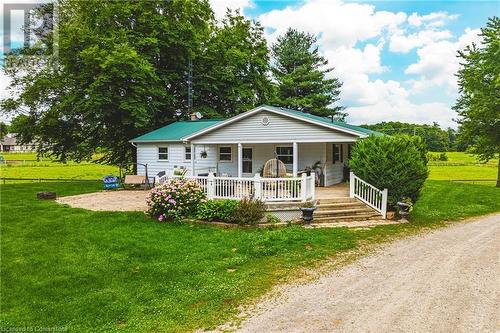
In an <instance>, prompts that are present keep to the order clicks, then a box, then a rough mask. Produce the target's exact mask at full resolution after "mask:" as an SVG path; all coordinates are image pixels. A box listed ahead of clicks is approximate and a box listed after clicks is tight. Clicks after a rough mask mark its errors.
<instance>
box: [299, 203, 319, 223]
mask: <svg viewBox="0 0 500 333" xmlns="http://www.w3.org/2000/svg"><path fill="white" fill-rule="evenodd" d="M300 210H301V211H302V220H303V221H304V223H311V221H312V220H313V214H314V211H315V210H316V206H315V205H314V204H313V202H312V201H308V202H306V203H305V204H303V205H302V207H300Z"/></svg>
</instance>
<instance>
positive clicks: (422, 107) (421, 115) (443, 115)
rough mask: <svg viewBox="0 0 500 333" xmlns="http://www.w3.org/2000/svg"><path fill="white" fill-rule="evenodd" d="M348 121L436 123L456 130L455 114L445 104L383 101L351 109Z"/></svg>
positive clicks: (361, 122) (368, 122) (364, 122)
mask: <svg viewBox="0 0 500 333" xmlns="http://www.w3.org/2000/svg"><path fill="white" fill-rule="evenodd" d="M346 111H347V112H348V113H349V117H348V121H349V122H352V123H353V124H373V123H378V122H382V121H402V122H410V123H416V124H432V123H433V122H434V121H435V122H437V123H439V124H440V125H441V126H443V127H453V128H456V126H457V124H456V123H455V122H453V120H452V118H454V117H456V114H455V112H454V111H453V110H452V109H451V108H450V106H449V105H447V104H445V103H421V104H415V103H411V102H409V101H408V100H405V99H403V100H400V101H398V102H396V103H394V102H393V103H391V102H390V101H389V100H382V101H380V102H378V103H376V104H372V105H365V106H359V107H349V108H347V109H346Z"/></svg>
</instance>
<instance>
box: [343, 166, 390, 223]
mask: <svg viewBox="0 0 500 333" xmlns="http://www.w3.org/2000/svg"><path fill="white" fill-rule="evenodd" d="M349 196H350V197H351V198H357V199H359V200H361V201H363V202H364V203H365V204H367V205H368V206H370V207H372V208H373V209H375V210H376V211H378V212H379V213H380V214H381V215H382V217H383V218H384V219H385V218H386V215H387V197H388V190H387V189H386V188H385V189H383V190H380V189H378V188H376V187H375V186H373V185H371V184H369V183H367V182H366V181H364V180H363V179H361V178H359V177H358V176H356V175H355V174H354V172H351V173H350V177H349Z"/></svg>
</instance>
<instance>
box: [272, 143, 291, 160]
mask: <svg viewBox="0 0 500 333" xmlns="http://www.w3.org/2000/svg"><path fill="white" fill-rule="evenodd" d="M276 155H278V159H279V160H280V161H281V162H283V163H285V164H293V147H291V146H285V147H276Z"/></svg>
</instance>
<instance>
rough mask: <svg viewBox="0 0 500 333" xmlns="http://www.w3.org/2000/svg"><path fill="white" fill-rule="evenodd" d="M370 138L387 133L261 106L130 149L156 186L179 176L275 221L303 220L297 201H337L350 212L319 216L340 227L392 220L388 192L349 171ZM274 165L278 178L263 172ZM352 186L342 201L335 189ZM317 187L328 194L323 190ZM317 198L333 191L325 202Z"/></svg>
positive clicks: (182, 124) (198, 122) (176, 128)
mask: <svg viewBox="0 0 500 333" xmlns="http://www.w3.org/2000/svg"><path fill="white" fill-rule="evenodd" d="M370 135H382V134H381V133H378V132H374V131H371V130H368V129H365V128H362V127H359V126H353V125H349V124H346V123H344V122H339V121H332V120H331V119H329V118H325V117H319V116H315V115H311V114H308V113H303V112H299V111H295V110H290V109H285V108H279V107H274V106H269V105H262V106H259V107H257V108H254V109H252V110H250V111H247V112H244V113H241V114H239V115H237V116H234V117H232V118H229V119H225V120H211V119H210V120H202V119H197V117H192V120H189V121H178V122H174V123H172V124H169V125H167V126H165V127H162V128H159V129H157V130H155V131H152V132H150V133H146V134H144V135H142V136H140V137H137V138H135V139H132V140H130V142H131V143H132V144H133V145H134V146H136V147H137V163H138V165H137V167H138V168H137V173H138V175H142V176H146V175H147V178H148V179H151V178H154V181H155V182H158V183H162V182H164V181H166V180H168V179H169V178H172V177H178V176H179V171H180V173H181V174H182V177H186V178H191V179H194V180H196V181H197V182H198V184H199V185H200V186H201V187H202V189H203V190H204V191H205V193H206V195H207V197H208V198H209V199H224V198H229V199H237V200H238V199H242V198H244V197H254V198H258V199H260V200H262V201H264V202H266V204H267V205H274V206H276V205H278V206H277V207H275V208H274V209H275V211H274V212H273V214H275V215H276V216H279V218H280V219H282V220H287V219H290V218H297V216H296V215H297V214H298V213H297V212H298V210H297V206H294V207H290V206H289V205H290V204H293V202H295V205H297V203H300V202H305V201H314V202H316V203H319V202H323V203H325V202H327V201H325V200H324V199H326V198H328V197H330V196H331V195H332V194H333V195H335V196H337V197H338V198H336V199H335V200H337V203H336V204H334V205H333V206H335V207H337V208H338V207H344V209H340V210H338V209H337V210H336V211H332V209H331V207H333V206H332V205H326V206H322V207H320V208H319V211H318V212H317V213H316V215H319V216H321V218H322V219H324V221H336V220H337V219H344V220H345V219H351V220H352V219H360V218H373V217H375V218H377V217H378V218H380V215H382V217H385V213H386V206H387V189H384V190H382V189H377V188H375V187H374V186H372V185H370V184H368V183H366V182H365V181H363V180H362V179H360V178H358V177H357V176H356V175H354V174H353V173H352V172H347V171H348V169H347V166H348V161H349V158H350V152H351V148H352V147H353V145H354V144H355V143H356V141H357V140H359V139H363V138H366V137H368V136H370ZM278 160H279V161H281V162H278ZM268 163H271V164H272V163H274V164H275V165H279V170H280V172H279V176H273V175H272V174H271V176H270V173H267V174H266V173H265V172H264V173H262V172H261V171H262V169H263V168H264V165H266V170H272V169H273V168H274V167H271V168H269V167H268V166H267V165H268ZM313 166H314V167H313ZM146 167H147V169H146ZM311 170H314V171H312V172H311ZM315 171H316V172H315ZM261 173H262V174H263V175H264V176H265V177H262V176H261ZM275 174H278V168H276V173H275ZM347 179H348V180H349V186H348V187H347V186H341V192H340V193H341V194H340V195H338V194H335V193H336V192H335V191H336V189H334V188H333V187H330V186H332V185H335V184H339V183H341V182H343V181H345V180H347ZM318 185H320V186H323V187H324V188H322V189H317V188H316V187H317V186H318ZM335 186H337V185H335ZM335 186H334V187H335ZM337 187H338V186H337ZM320 190H321V191H320ZM332 191H333V192H332ZM316 192H322V193H323V194H325V192H326V197H323V198H320V197H319V196H317V195H316ZM318 194H319V193H318ZM340 199H342V200H344V201H340V202H338V200H340ZM349 200H354V201H355V202H352V201H349ZM356 200H358V201H356ZM359 201H361V202H359ZM279 205H281V206H279ZM283 205H285V208H283ZM287 205H288V206H287ZM339 205H340V206H339ZM356 205H358V206H356ZM365 205H366V206H365Z"/></svg>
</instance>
